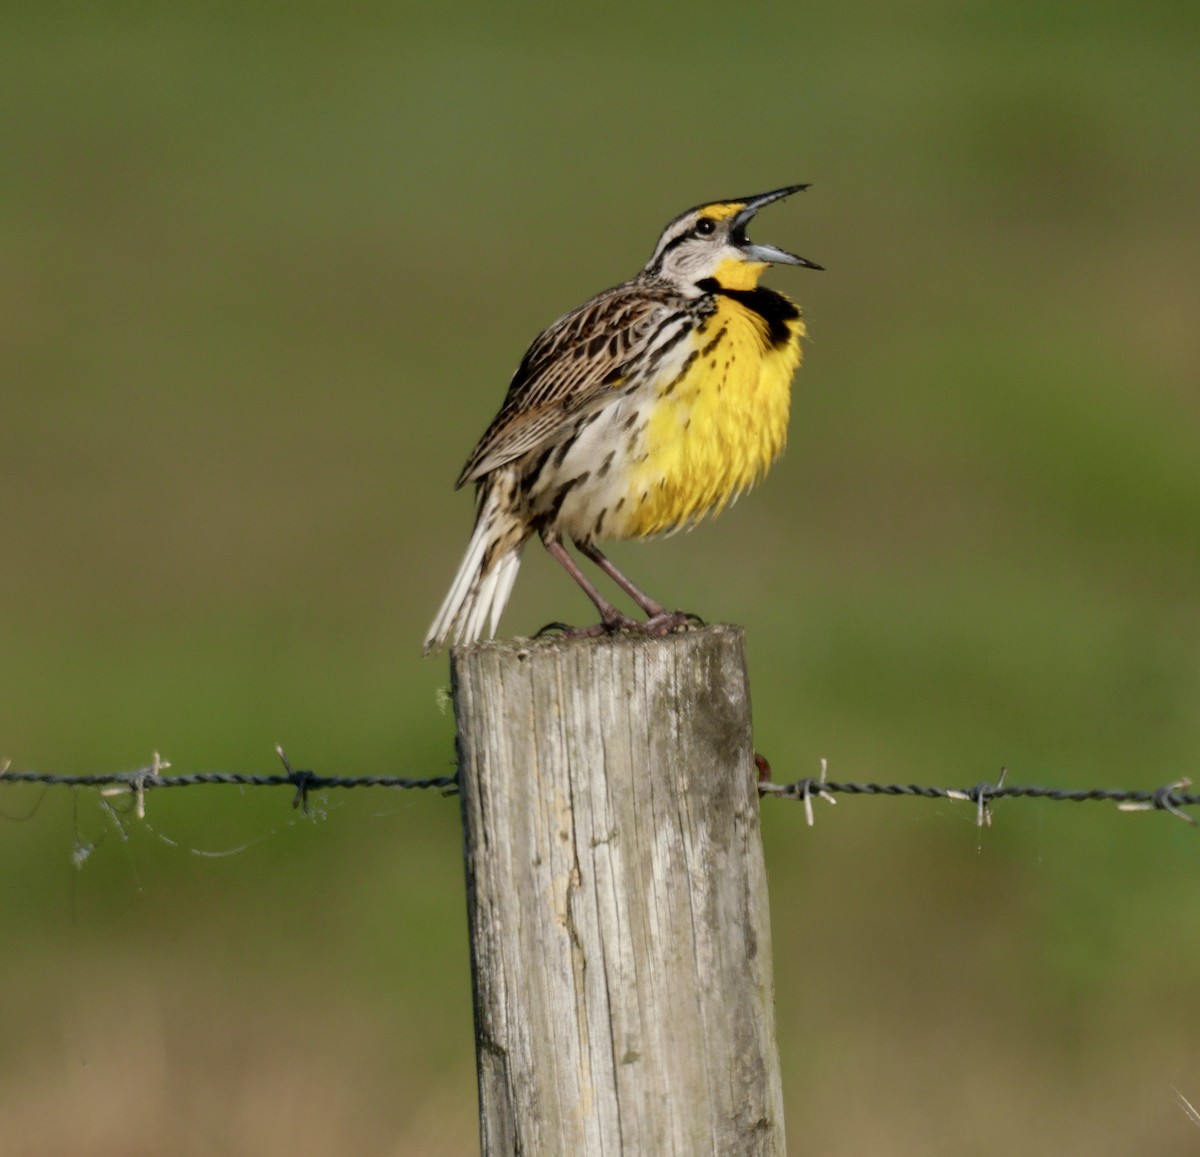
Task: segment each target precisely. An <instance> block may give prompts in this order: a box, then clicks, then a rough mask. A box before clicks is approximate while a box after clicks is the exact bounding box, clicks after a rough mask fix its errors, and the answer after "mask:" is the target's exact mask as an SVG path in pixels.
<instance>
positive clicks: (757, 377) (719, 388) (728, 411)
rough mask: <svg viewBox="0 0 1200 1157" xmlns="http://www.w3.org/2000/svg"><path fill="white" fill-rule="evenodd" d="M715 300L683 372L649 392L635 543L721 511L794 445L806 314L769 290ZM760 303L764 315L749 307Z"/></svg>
mask: <svg viewBox="0 0 1200 1157" xmlns="http://www.w3.org/2000/svg"><path fill="white" fill-rule="evenodd" d="M766 295H769V296H766ZM716 300H717V309H716V312H715V313H713V314H712V316H710V317H709V318H708V319H707V321H706V322H705V324H704V326H703V327H702V328H700V329H699V330H698V331H697V332H696V333H695V334H694V335H693V339H692V340H693V343H694V345H693V349H692V351H691V353H690V354H689V361H688V362H687V363H686V368H685V369H684V371H683V373H682V374H679V375H676V376H675V377H674V378H672V379H670V380H667V381H660V382H656V383H654V384H653V385H652V386H650V387H648V388H649V389H651V390H653V396H652V397H651V398H649V399H647V406H646V410H645V413H646V416H647V424H646V430H645V436H644V441H643V452H644V454H645V457H644V458H643V459H642V461H641V462H640V463H638V464H637V465H636V466H635V468H634V469H633V471H632V477H631V482H632V486H631V491H630V494H629V497H630V506H631V507H632V509H630V511H629V516H628V520H627V522H626V527H625V530H626V533H627V534H628V535H630V536H631V537H644V536H647V535H652V534H659V533H661V532H663V531H670V530H677V529H679V528H681V527H684V526H688V525H690V524H692V523H694V522H695V521H696V520H698V519H700V518H703V517H704V516H705V515H706V514H710V513H711V514H716V513H718V512H719V511H720V510H721V508H722V507H724V506H725V505H726V503H728V502H729V501H730V500H731V499H733V498H736V497H737V495H738V494H740V493H741V492H742V491H743V490H746V489H748V488H749V487H751V486H753V485H754V484H755V483H756V482H757V481H758V480H759V479H760V478H761V477H762V476H763V475H764V474H765V473H766V471H767V468H768V467H769V466H770V465H771V463H772V462H774V460H775V459H776V458H777V457H778V456H779V454H780V453H781V451H782V450H783V447H784V443H785V442H786V440H787V422H788V409H789V404H790V401H791V382H792V376H793V375H794V374H795V372H796V368H797V367H798V366H799V364H800V339H801V338H802V337H803V335H804V323H803V321H802V320H801V318H800V315H799V311H798V310H797V309H796V308H795V306H794V305H793V304H792V303H791V302H790V301H788V300H787V299H786V298H784V297H783V296H782V295H781V294H777V293H774V292H773V291H771V290H766V289H758V290H754V291H746V292H739V293H737V294H736V295H726V294H725V293H722V294H721V295H719V296H718V297H717V299H716ZM743 302H749V303H750V304H744V303H743ZM759 302H762V303H764V310H763V312H759V310H758V309H756V308H752V307H751V306H753V305H756V304H758V303H759ZM765 306H770V307H771V308H765Z"/></svg>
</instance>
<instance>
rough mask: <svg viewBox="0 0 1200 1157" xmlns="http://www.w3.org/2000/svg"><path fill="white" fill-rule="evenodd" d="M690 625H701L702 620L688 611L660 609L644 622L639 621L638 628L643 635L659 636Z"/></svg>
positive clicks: (702, 624)
mask: <svg viewBox="0 0 1200 1157" xmlns="http://www.w3.org/2000/svg"><path fill="white" fill-rule="evenodd" d="M692 626H696V627H702V626H704V620H703V619H702V618H701V617H700V616H699V615H693V614H692V613H691V612H690V611H661V612H659V613H658V614H657V615H651V616H650V618H648V619H647V620H646V621H645V622H644V623H639V624H638V630H639V631H641V633H642V634H643V635H652V636H653V637H655V638H660V637H661V636H663V635H672V634H674V633H675V632H676V631H683V630H686V629H687V628H688V627H692Z"/></svg>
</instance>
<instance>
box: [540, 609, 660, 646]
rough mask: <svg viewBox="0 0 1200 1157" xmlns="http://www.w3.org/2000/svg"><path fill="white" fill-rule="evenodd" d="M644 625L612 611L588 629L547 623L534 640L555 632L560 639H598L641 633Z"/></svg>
mask: <svg viewBox="0 0 1200 1157" xmlns="http://www.w3.org/2000/svg"><path fill="white" fill-rule="evenodd" d="M644 626H645V624H643V623H639V622H638V621H637V619H631V618H630V617H629V616H628V615H623V614H621V612H620V611H614V612H613V613H612V614H611V615H607V616H605V618H604V619H603V620H602V621H601V622H599V623H593V624H592V625H591V626H590V627H572V626H569V625H568V624H567V623H547V624H546V625H545V626H544V627H543V628H542V629H541V630H540V631H538V633H537V634H536V635H535V636H534V638H538V639H540V638H541V637H542V636H543V635H548V634H551V633H554V632H557V634H558V636H559V637H560V638H562V639H598V638H600V637H602V636H603V635H615V634H618V633H619V632H621V631H635V632H636V631H641V630H642V629H643V628H644Z"/></svg>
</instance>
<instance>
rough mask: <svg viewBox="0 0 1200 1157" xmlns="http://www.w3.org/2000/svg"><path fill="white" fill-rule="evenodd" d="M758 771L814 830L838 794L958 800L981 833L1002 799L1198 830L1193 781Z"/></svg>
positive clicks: (765, 766)
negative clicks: (1155, 814) (1109, 808)
mask: <svg viewBox="0 0 1200 1157" xmlns="http://www.w3.org/2000/svg"><path fill="white" fill-rule="evenodd" d="M754 758H755V762H756V763H757V765H758V771H759V784H758V790H759V794H760V795H766V796H770V795H773V796H775V797H777V798H779V799H796V800H800V801H801V802H802V803H803V804H804V814H805V818H806V819H807V820H808V826H809V827H812V825H813V820H814V816H813V806H812V801H813V799H814V798H815V797H818V796H819V797H820V798H822V799H824V800H825V801H826V802H827V803H837V800H836V799H834V795H835V794H842V795H887V796H915V797H918V798H922V799H948V800H957V801H962V802H966V803H973V804H974V805H975V822H976V824H978V826H979V827H981V828H982V827H989V828H990V827H991V826H992V806H991V805H992V801H993V800H998V799H1006V798H1007V799H1048V800H1050V801H1051V802H1053V803H1094V802H1105V803H1115V804H1116V805H1117V808H1118V809H1119V810H1120V811H1127V812H1133V811H1164V812H1168V813H1170V814H1171V815H1173V816H1176V817H1177V818H1179V819H1181V820H1183V821H1184V822H1185V823H1189V824H1194V823H1195V822H1196V820H1195V818H1194V817H1193V816H1190V815H1188V813H1187V812H1185V811H1183V810H1182V809H1183V808H1185V807H1195V806H1196V805H1198V804H1200V795H1197V794H1189V793H1188V792H1187V790H1186V789H1187V788H1189V787H1191V786H1192V781H1191V780H1190V779H1186V778H1184V779H1178V780H1176V781H1175V782H1173V783H1168V784H1164V785H1163V786H1162V787H1156V788H1153V789H1151V790H1146V789H1130V788H1112V787H1087V788H1065V787H1037V786H1035V785H1031V784H1006V783H1005V782H1004V781H1005V779H1006V778H1007V775H1008V768H1001V769H1000V777H999V778H998V779H997V781H996V782H995V783H988V782H986V781H985V782H983V783H977V784H976V785H975V786H974V787H962V788H957V787H929V786H923V785H920V784H915V783H908V784H905V783H837V782H835V781H833V780H830V779H829V778H828V772H829V761H828V760H825V759H822V760H821V773H820V775H818V776H816V777H809V778H805V779H798V780H796V782H795V783H783V784H776V783H772V782H770V774H771V766H770V764H769V763H767V761H766V760H765V759H764V758H763V757H762V756H761V755H757V754H756V755H755V757H754Z"/></svg>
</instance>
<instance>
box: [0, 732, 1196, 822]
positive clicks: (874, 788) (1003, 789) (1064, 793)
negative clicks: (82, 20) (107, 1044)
mask: <svg viewBox="0 0 1200 1157" xmlns="http://www.w3.org/2000/svg"><path fill="white" fill-rule="evenodd" d="M275 753H276V755H278V757H279V760H280V762H281V763H282V764H283V771H282V772H276V773H275V774H273V775H255V774H250V773H244V772H235V771H199V772H190V773H184V774H180V775H163V772H164V771H165V770H167V769H168V768H170V766H171V765H170V763H169V762H167V761H166V760H164V759H163V758H162V757H161V756H160V755H159V754H158V752H157V751H156V752H155V753H154V758H153V760H152V761H151V763H150V764H148V765H147V766H146V767H141V768H138V769H136V770H134V771H111V772H99V773H95V774H91V775H64V774H59V773H46V772H39V771H14V770H12V768H11V766H10V763H9V761H8V760H4V761H3V762H0V784H5V783H31V784H42V785H44V786H46V787H47V788H49V787H95V788H100V789H102V790H101V794H102V795H117V794H124V793H129V794H131V795H133V796H134V797H135V800H136V805H137V815H138V818H139V819H142V818H144V817H145V810H146V793H147V792H149V791H152V790H154V789H156V788H174V787H197V786H200V785H202V784H218V785H236V786H240V787H290V788H293V789H294V792H295V794H294V795H293V796H292V807H294V808H298V809H300V810H302V811H305V812H307V811H308V800H309V795H310V794H311V793H312V792H314V791H325V790H328V789H337V788H358V787H388V788H396V789H401V790H411V789H417V790H426V791H438V792H440V793H441V794H442V795H454V794H456V793H457V792H458V776H457V775H439V776H428V777H424V778H413V777H407V776H396V775H320V774H318V773H317V772H315V771H311V770H308V769H305V768H295V767H293V766H292V764H291V761H290V760H289V759H288V757H287V755H286V753H285V752H284V750H283V748H282V747H281V746H279V745H276V747H275ZM754 759H755V763H756V765H757V767H758V775H759V783H758V791H759V795H761V796H763V797H765V798H775V799H785V800H798V801H799V802H801V803H802V804H803V805H804V813H805V818H806V819H807V821H808V824H809V826H810V827H811V826H812V825H813V822H814V819H815V817H814V814H813V800H814V799H817V798H820V799H823V800H825V801H826V802H827V803H831V804H832V803H837V800H836V799H835V798H834V797H835V796H837V795H883V796H893V797H897V796H899V797H909V798H917V799H945V800H952V801H956V802H963V803H971V804H974V806H975V822H976V823H977V824H978V825H979V826H980V827H991V826H992V803H993V801H995V800H999V799H1045V800H1050V801H1051V802H1052V803H1096V802H1100V803H1113V804H1116V806H1117V808H1118V809H1119V810H1121V811H1130V812H1132V811H1162V812H1167V813H1168V814H1170V815H1173V816H1176V817H1177V818H1179V819H1181V820H1183V821H1184V822H1186V823H1189V824H1194V823H1195V822H1196V820H1195V818H1194V817H1193V816H1190V815H1188V813H1187V812H1185V811H1184V810H1183V809H1184V808H1185V807H1196V806H1198V805H1200V794H1196V793H1189V792H1188V791H1187V790H1186V789H1187V788H1189V787H1191V786H1192V781H1191V780H1190V779H1179V780H1176V781H1174V782H1173V783H1168V784H1164V785H1163V786H1161V787H1156V788H1152V789H1145V788H1109V787H1091V788H1065V787H1039V786H1036V785H1032V784H1006V783H1005V782H1004V781H1005V779H1006V778H1007V771H1008V769H1007V768H1001V771H1000V776H999V778H998V779H997V780H996V782H995V783H988V782H986V781H985V782H982V783H977V784H975V786H974V787H938V786H931V785H922V784H915V783H839V782H838V781H836V780H831V779H829V778H828V772H829V762H828V760H825V759H822V760H821V771H820V774H819V775H817V776H810V777H806V778H803V779H798V780H796V781H795V782H793V783H774V782H772V780H771V765H770V764H769V763H768V762H767V760H766V759H765V758H764V757H763V756H761V755H759V754H757V753H755V756H754Z"/></svg>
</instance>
